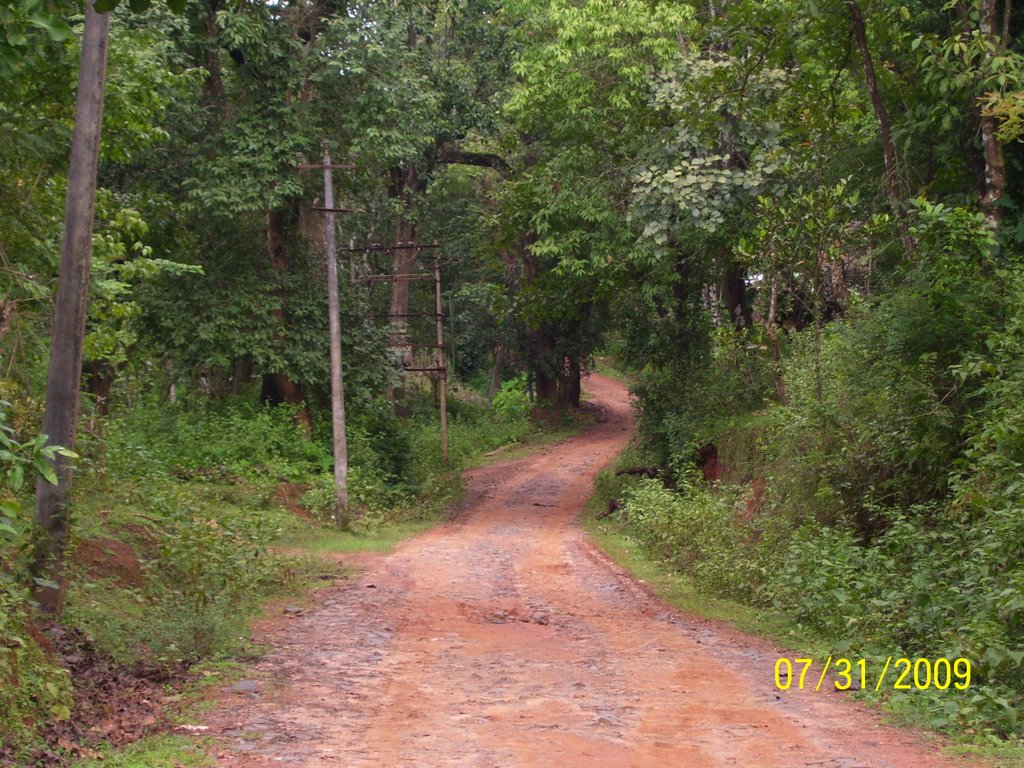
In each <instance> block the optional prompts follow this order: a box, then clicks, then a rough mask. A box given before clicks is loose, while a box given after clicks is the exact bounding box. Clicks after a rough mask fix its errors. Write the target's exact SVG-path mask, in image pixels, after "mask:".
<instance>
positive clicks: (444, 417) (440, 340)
mask: <svg viewBox="0 0 1024 768" xmlns="http://www.w3.org/2000/svg"><path fill="white" fill-rule="evenodd" d="M434 313H435V314H434V318H435V321H436V323H437V379H438V383H439V385H440V386H439V389H440V394H441V402H440V408H441V458H442V459H443V460H444V463H445V464H447V463H448V402H447V398H448V369H447V368H445V364H444V312H443V310H442V305H441V259H440V258H435V259H434Z"/></svg>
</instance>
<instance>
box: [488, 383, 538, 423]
mask: <svg viewBox="0 0 1024 768" xmlns="http://www.w3.org/2000/svg"><path fill="white" fill-rule="evenodd" d="M532 407H533V403H531V402H530V396H529V394H527V392H526V376H517V377H516V378H514V379H510V380H509V381H506V382H503V383H502V385H501V389H499V390H498V391H497V392H495V393H494V399H493V400H492V401H491V408H493V409H494V412H495V413H497V414H498V415H500V416H501V417H502V418H504V419H508V420H513V419H522V418H524V417H525V416H526V415H527V414H528V413H529V412H530V409H531V408H532Z"/></svg>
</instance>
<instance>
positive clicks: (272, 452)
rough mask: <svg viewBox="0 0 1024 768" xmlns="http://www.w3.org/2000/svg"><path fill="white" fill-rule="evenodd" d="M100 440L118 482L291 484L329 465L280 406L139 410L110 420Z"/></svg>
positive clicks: (147, 406)
mask: <svg viewBox="0 0 1024 768" xmlns="http://www.w3.org/2000/svg"><path fill="white" fill-rule="evenodd" d="M107 435H108V436H107V441H108V442H107V453H106V457H105V460H106V462H107V463H108V465H109V470H110V471H113V472H115V473H117V474H118V475H127V476H132V475H137V474H142V475H143V476H144V475H145V474H147V473H151V472H155V473H157V474H160V473H162V474H171V473H178V474H185V475H188V474H190V472H191V473H194V474H196V476H198V477H202V476H210V477H218V478H229V477H231V476H242V477H247V478H259V477H264V478H279V477H280V478H291V479H296V478H301V477H304V476H305V475H306V474H308V473H310V472H316V471H323V470H324V469H326V468H328V467H329V466H330V462H331V457H330V451H329V449H328V448H326V447H325V446H323V445H321V444H320V443H318V442H314V441H311V440H310V439H309V438H307V437H306V434H305V432H304V429H303V428H302V427H301V426H300V425H299V424H297V423H296V420H295V409H294V408H293V407H291V406H287V405H281V406H274V407H254V406H253V405H251V404H247V403H235V404H230V403H229V404H225V405H221V406H220V407H207V408H201V409H197V410H187V409H185V408H173V407H167V405H166V404H164V405H161V404H159V403H140V404H139V405H138V406H137V407H136V408H133V409H132V410H130V411H128V412H127V413H125V414H124V415H123V416H121V417H118V418H116V419H112V420H111V422H110V423H109V424H108V432H107Z"/></svg>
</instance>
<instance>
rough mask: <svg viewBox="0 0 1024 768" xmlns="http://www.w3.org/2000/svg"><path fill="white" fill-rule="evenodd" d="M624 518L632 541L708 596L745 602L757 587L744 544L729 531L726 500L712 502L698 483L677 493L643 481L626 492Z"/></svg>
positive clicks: (691, 481) (730, 520)
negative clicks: (739, 599) (632, 538)
mask: <svg viewBox="0 0 1024 768" xmlns="http://www.w3.org/2000/svg"><path fill="white" fill-rule="evenodd" d="M622 502H623V508H624V510H625V514H626V515H628V518H629V522H630V526H631V529H632V530H633V531H635V532H636V535H637V537H638V538H639V539H640V540H641V541H642V542H643V543H644V544H645V545H646V546H647V547H648V548H649V549H650V550H651V551H652V552H653V553H654V554H655V555H657V556H658V557H659V558H661V559H663V560H665V561H667V562H669V563H671V564H672V566H673V567H674V568H677V569H679V570H680V571H683V572H685V573H687V574H688V575H690V576H692V577H693V579H694V582H695V584H696V585H698V586H699V587H700V588H701V589H703V590H706V591H707V592H708V593H709V594H713V595H718V596H726V597H746V596H748V595H749V590H750V589H751V588H752V587H753V586H754V584H755V583H756V582H755V581H754V579H753V578H752V574H751V571H752V570H753V569H754V568H756V565H755V563H754V561H752V560H751V558H750V557H749V548H748V544H749V542H746V541H744V540H743V536H742V535H741V534H739V533H738V532H737V531H736V530H734V527H733V511H732V506H731V504H730V503H729V499H728V498H724V497H721V496H716V495H714V494H713V493H711V492H710V491H709V490H708V489H707V488H706V487H703V486H702V481H701V480H699V479H698V477H690V478H688V482H686V483H685V484H684V485H683V489H682V491H681V493H675V492H672V491H668V490H666V489H665V488H664V487H663V486H662V484H661V483H660V482H659V481H656V480H642V481H640V482H638V483H636V484H635V485H633V486H632V487H630V488H627V489H626V490H625V493H624V494H623V497H622Z"/></svg>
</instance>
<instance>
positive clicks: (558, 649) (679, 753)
mask: <svg viewBox="0 0 1024 768" xmlns="http://www.w3.org/2000/svg"><path fill="white" fill-rule="evenodd" d="M588 390H589V391H590V392H591V393H592V394H593V395H594V397H595V399H596V400H597V401H598V403H599V404H600V405H601V406H602V408H603V411H604V419H603V420H602V421H601V423H599V424H598V425H597V426H596V427H594V428H593V429H591V430H590V431H588V432H587V433H586V434H584V435H581V436H579V437H576V438H573V439H571V440H568V441H566V442H564V443H562V444H559V445H557V446H551V447H548V448H546V449H544V450H543V451H542V452H541V453H539V454H536V455H534V456H531V457H528V458H525V459H520V460H517V461H512V462H507V463H503V464H499V465H494V466H491V467H486V468H482V469H477V470H474V471H472V472H470V473H469V475H468V480H469V492H468V494H467V499H466V501H465V502H464V503H463V505H462V509H461V511H460V514H459V515H458V517H457V518H456V519H455V520H454V521H453V522H451V523H448V524H445V525H441V526H439V527H437V528H435V529H433V530H431V531H428V532H427V533H425V534H423V535H421V536H418V537H416V538H415V539H412V540H410V541H408V542H406V543H404V544H403V545H401V546H400V547H398V548H397V549H396V550H395V552H393V553H392V554H391V555H389V556H387V557H384V558H381V559H380V560H378V561H376V562H374V563H371V564H370V565H369V567H368V568H367V569H366V571H365V572H364V573H363V575H362V576H361V577H360V579H359V580H358V581H357V582H356V583H353V584H350V585H347V586H343V587H337V588H333V589H330V590H327V591H326V592H324V593H323V594H322V600H321V602H319V604H317V605H316V606H315V608H313V609H312V610H310V611H309V612H307V613H306V614H305V615H302V616H299V617H295V618H293V619H290V620H289V621H288V622H287V623H286V624H284V625H281V626H277V627H276V628H274V629H273V630H272V631H271V632H270V633H269V634H268V635H267V637H265V638H264V640H265V641H266V642H268V643H269V644H270V645H271V647H272V651H271V652H270V653H269V654H268V655H267V656H266V657H264V658H263V659H261V660H260V661H259V662H258V663H257V664H256V665H255V667H254V669H253V670H252V672H251V675H250V676H251V677H252V680H253V681H255V685H251V684H250V685H246V686H242V687H241V688H239V687H237V686H236V688H235V689H234V690H232V689H229V690H226V691H224V692H223V693H222V695H221V696H220V700H219V703H218V704H217V706H216V708H215V709H214V710H213V711H211V712H210V713H208V714H207V715H206V716H205V718H204V724H205V725H207V726H208V727H209V728H210V731H209V733H211V734H213V735H214V737H215V739H216V743H217V745H218V749H217V762H218V765H222V766H237V767H238V768H264V767H265V766H281V765H287V766H310V767H312V766H332V765H338V766H349V767H351V768H364V767H369V766H423V767H424V768H432V767H433V766H459V767H466V768H492V767H497V766H502V767H506V766H507V767H510V768H512V767H519V766H524V767H525V766H636V767H638V768H644V767H648V766H650V767H652V768H653V767H654V766H672V767H673V768H675V767H677V766H684V767H690V766H692V767H694V768H696V767H698V766H699V767H701V768H704V767H707V768H718V767H719V766H743V767H747V766H751V767H752V766H763V767H764V768H774V767H780V768H781V767H785V768H791V767H794V766H814V767H815V768H908V767H912V768H940V767H941V766H954V765H959V766H963V765H967V763H966V762H962V761H955V760H951V759H941V758H939V757H938V756H937V755H936V753H937V750H938V744H939V742H938V741H936V740H934V739H931V738H929V737H925V736H917V735H911V734H908V733H906V732H902V731H897V730H894V729H891V728H886V727H883V726H881V725H879V722H878V719H877V717H876V716H875V715H873V714H872V713H870V712H868V711H866V710H864V709H862V708H860V707H858V706H857V705H855V704H853V703H851V702H849V701H847V700H845V699H844V698H843V697H842V696H841V695H839V694H835V693H828V694H825V693H819V694H815V693H813V692H791V693H785V694H780V693H778V692H776V691H775V689H774V685H773V665H774V662H775V659H776V658H777V657H778V656H779V655H780V653H779V652H778V651H777V650H775V649H773V648H772V647H771V646H770V645H768V644H767V643H765V642H763V641H760V640H757V639H755V638H749V637H746V636H743V635H740V634H738V633H735V632H732V631H730V630H727V629H723V628H722V627H721V626H719V625H716V624H713V623H710V622H705V621H701V620H697V619H693V618H689V617H686V616H682V615H680V614H678V613H676V612H674V611H672V610H671V609H669V608H667V607H666V606H664V605H663V604H662V603H660V602H659V601H658V600H657V599H656V598H654V597H652V596H651V595H650V594H649V593H648V591H647V590H646V589H645V588H644V587H643V585H641V584H638V583H636V582H635V581H633V580H632V579H631V578H630V577H629V576H628V575H627V574H625V573H624V572H623V571H622V570H621V569H619V568H618V567H617V566H615V565H613V564H612V563H610V562H609V561H608V560H607V559H606V558H605V557H604V555H603V554H601V553H600V552H599V551H597V550H596V549H595V548H594V547H593V545H592V544H590V543H589V541H588V540H587V538H586V535H585V534H584V533H583V531H582V530H581V529H580V528H579V527H578V525H577V524H576V522H575V519H576V516H577V514H578V512H579V510H580V509H581V507H582V506H583V504H584V502H585V500H586V499H587V498H588V497H589V495H590V493H591V492H592V481H593V477H594V475H595V474H596V473H597V471H598V470H599V469H600V468H601V467H602V466H604V465H605V464H606V463H608V462H609V461H611V459H612V458H613V457H614V456H615V454H616V453H617V452H618V451H619V450H620V449H621V448H622V447H623V446H624V444H625V443H626V442H627V441H628V439H629V438H630V437H631V435H632V418H631V413H630V411H629V407H628V396H627V392H626V390H625V388H624V387H623V386H622V385H621V384H619V383H617V382H615V381H612V380H610V379H605V378H602V377H598V376H593V377H591V378H590V379H589V381H588ZM789 655H792V654H789ZM254 688H255V690H254Z"/></svg>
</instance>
